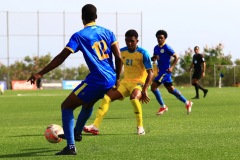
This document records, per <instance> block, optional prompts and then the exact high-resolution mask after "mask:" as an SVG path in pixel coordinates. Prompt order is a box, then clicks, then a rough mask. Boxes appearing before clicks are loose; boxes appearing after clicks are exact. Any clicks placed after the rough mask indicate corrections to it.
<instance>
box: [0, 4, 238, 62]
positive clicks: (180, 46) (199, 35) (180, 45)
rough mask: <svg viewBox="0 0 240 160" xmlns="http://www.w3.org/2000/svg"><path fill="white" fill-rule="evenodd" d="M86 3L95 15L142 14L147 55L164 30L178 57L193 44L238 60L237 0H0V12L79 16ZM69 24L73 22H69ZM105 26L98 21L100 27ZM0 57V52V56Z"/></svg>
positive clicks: (122, 44)
mask: <svg viewBox="0 0 240 160" xmlns="http://www.w3.org/2000/svg"><path fill="white" fill-rule="evenodd" d="M88 3H91V4H94V5H95V6H96V7H97V9H98V13H141V14H142V28H141V30H140V29H139V28H137V29H136V30H137V31H138V32H139V33H140V32H141V33H142V38H141V40H140V41H141V42H139V45H141V47H143V48H145V49H146V50H148V51H149V53H150V54H152V53H153V48H154V46H155V45H156V44H157V41H156V38H155V33H156V32H157V30H159V29H164V30H166V31H167V32H168V38H167V43H168V44H169V45H170V46H172V48H173V49H174V51H175V52H176V53H178V54H180V55H183V54H184V52H185V51H186V50H187V49H188V48H191V49H193V47H194V46H196V45H198V46H199V47H200V50H202V51H203V47H205V46H208V47H214V46H216V45H218V44H219V43H221V44H223V45H224V54H225V55H228V54H231V55H232V60H233V61H234V60H236V59H239V58H240V56H239V54H238V52H239V51H240V45H239V37H240V30H239V28H240V18H239V16H240V9H239V7H240V3H238V1H237V0H165V1H163V0H21V1H20V0H0V12H1V11H2V12H4V11H9V12H36V11H39V12H63V11H64V12H79V13H81V8H82V6H84V5H85V4H88ZM99 16H100V15H99ZM98 19H99V18H98ZM98 19H97V20H96V22H97V24H98ZM137 19H139V17H138V18H136V21H137V22H135V20H134V19H133V20H130V21H127V22H124V21H122V22H121V24H119V25H122V26H123V27H122V28H123V29H125V28H126V26H131V24H134V23H138V21H139V20H137ZM68 23H72V22H71V21H70V20H69V21H68ZM80 23H81V19H80V15H79V24H80ZM107 23H108V22H104V23H103V21H101V25H102V26H104V25H105V24H106V25H107ZM137 26H139V24H138V25H137ZM79 29H82V26H79ZM128 29H135V28H126V31H127V30H128ZM0 30H1V26H0ZM0 33H1V31H0ZM72 33H74V32H72ZM0 42H1V41H0ZM21 43H22V41H19V42H17V43H16V47H15V48H21V46H22V44H21ZM0 45H1V44H0ZM124 46H125V44H124V42H123V43H120V47H124ZM35 48H36V47H35ZM45 48H46V51H47V49H48V48H49V52H51V54H53V55H56V54H58V53H59V51H61V50H62V48H63V47H62V45H54V44H51V43H48V44H47V45H46V47H45ZM50 48H51V49H52V48H56V49H55V50H50ZM24 50H25V51H26V52H28V53H29V54H30V55H31V52H32V51H31V50H30V47H29V51H28V47H24ZM52 52H55V53H52ZM1 54H2V53H1V50H0V57H1ZM0 60H1V59H0Z"/></svg>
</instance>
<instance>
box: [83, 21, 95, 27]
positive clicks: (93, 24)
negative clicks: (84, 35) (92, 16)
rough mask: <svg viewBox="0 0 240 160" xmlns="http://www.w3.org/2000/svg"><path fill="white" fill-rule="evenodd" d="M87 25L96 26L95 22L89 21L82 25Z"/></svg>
mask: <svg viewBox="0 0 240 160" xmlns="http://www.w3.org/2000/svg"><path fill="white" fill-rule="evenodd" d="M88 26H96V22H90V23H88V24H86V25H85V26H84V28H85V27H88Z"/></svg>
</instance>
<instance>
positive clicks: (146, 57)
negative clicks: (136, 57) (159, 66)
mask: <svg viewBox="0 0 240 160" xmlns="http://www.w3.org/2000/svg"><path fill="white" fill-rule="evenodd" d="M143 64H144V66H145V68H146V70H148V69H152V68H153V67H152V63H151V58H150V55H149V53H148V52H147V51H146V50H144V51H143Z"/></svg>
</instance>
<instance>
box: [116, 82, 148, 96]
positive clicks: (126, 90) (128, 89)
mask: <svg viewBox="0 0 240 160" xmlns="http://www.w3.org/2000/svg"><path fill="white" fill-rule="evenodd" d="M142 87H143V84H142V83H136V82H120V85H119V87H118V89H117V90H118V91H119V92H120V93H121V94H122V96H123V98H124V97H129V96H130V94H131V93H132V92H133V90H134V89H139V90H140V91H142Z"/></svg>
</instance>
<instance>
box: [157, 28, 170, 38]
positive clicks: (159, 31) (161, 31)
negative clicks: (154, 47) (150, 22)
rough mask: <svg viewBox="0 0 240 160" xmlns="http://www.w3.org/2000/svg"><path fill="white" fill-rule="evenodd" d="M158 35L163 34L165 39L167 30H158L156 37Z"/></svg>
mask: <svg viewBox="0 0 240 160" xmlns="http://www.w3.org/2000/svg"><path fill="white" fill-rule="evenodd" d="M158 35H164V37H165V39H167V36H168V34H167V32H166V31H164V30H158V31H157V33H156V37H157V36H158Z"/></svg>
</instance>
